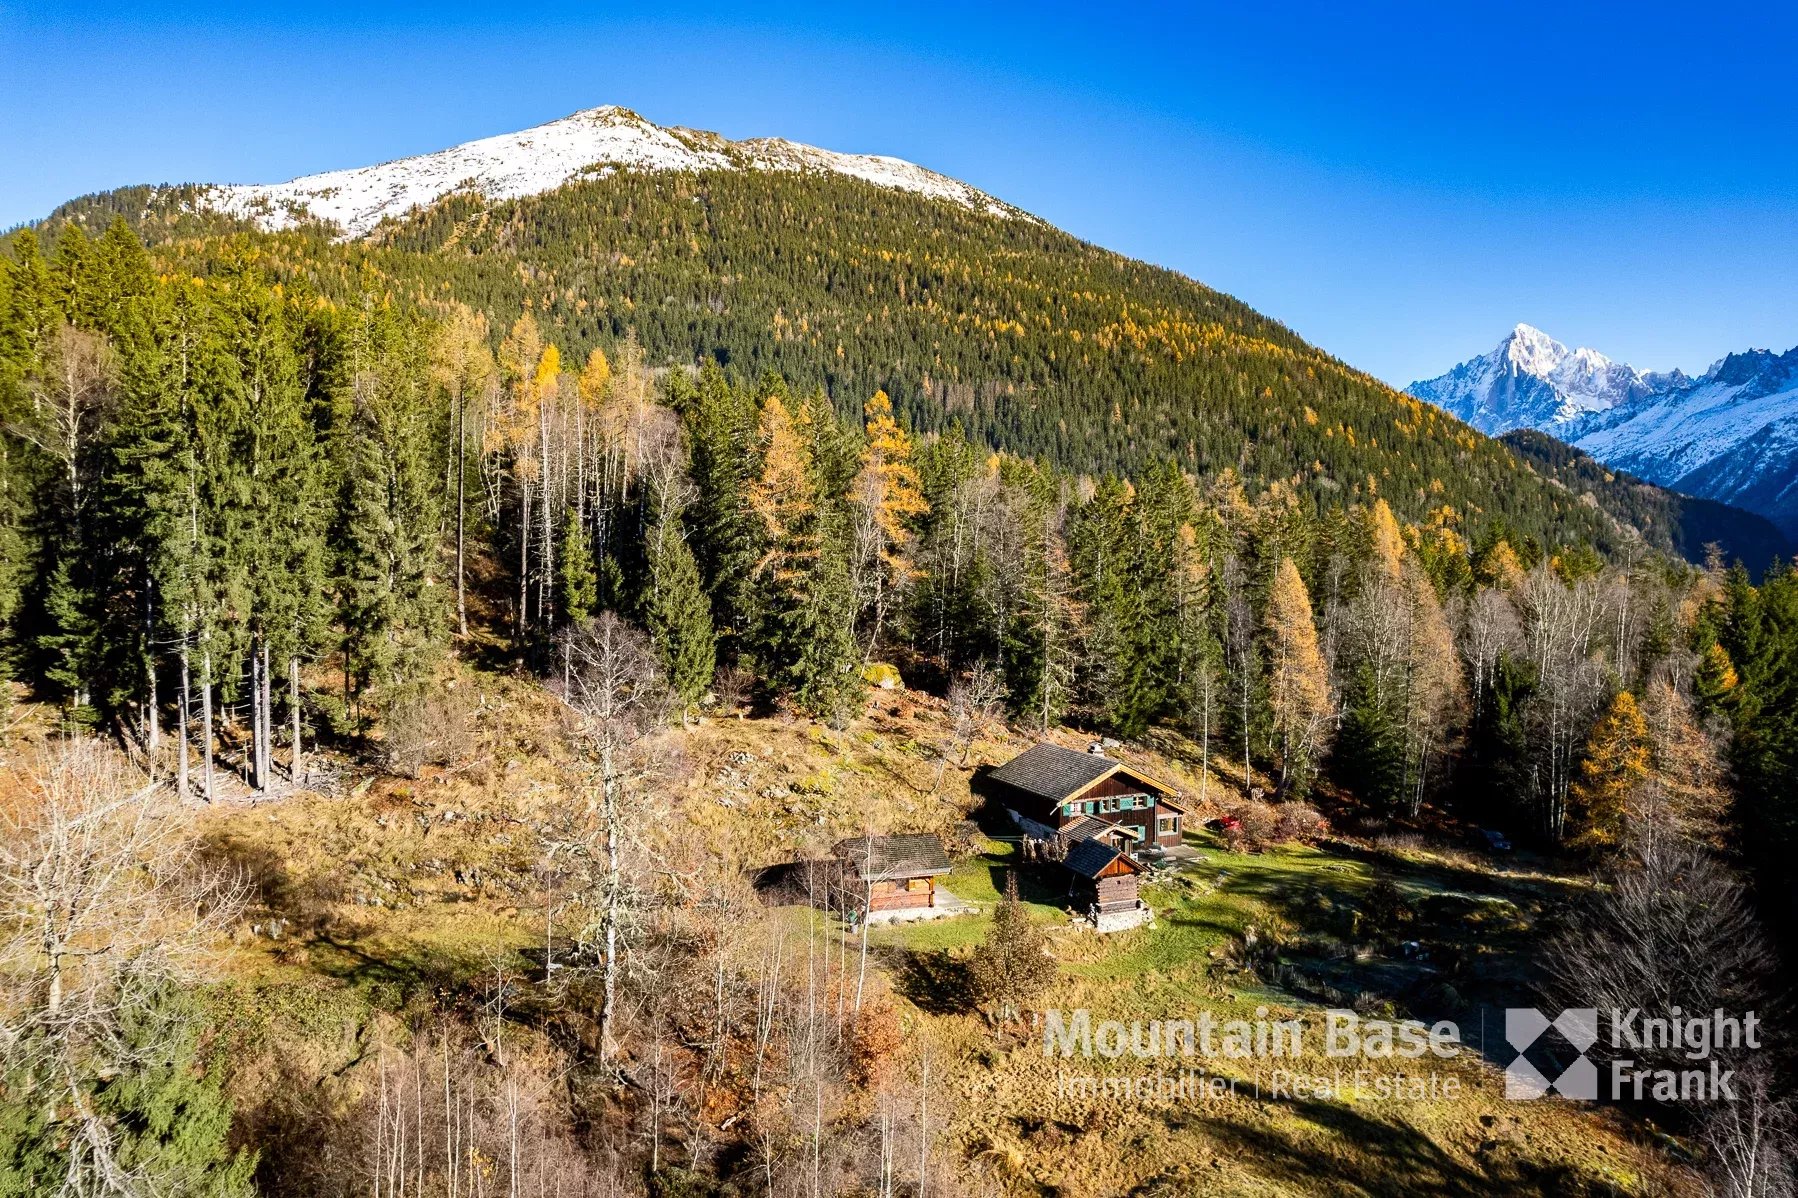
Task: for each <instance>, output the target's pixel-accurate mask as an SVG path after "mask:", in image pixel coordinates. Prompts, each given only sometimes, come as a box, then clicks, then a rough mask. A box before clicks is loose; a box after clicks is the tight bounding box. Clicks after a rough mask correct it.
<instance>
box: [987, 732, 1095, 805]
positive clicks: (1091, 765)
mask: <svg viewBox="0 0 1798 1198" xmlns="http://www.w3.org/2000/svg"><path fill="white" fill-rule="evenodd" d="M1118 764H1119V763H1118V762H1115V761H1113V760H1111V759H1110V758H1109V757H1101V756H1099V755H1098V754H1097V753H1076V752H1074V750H1072V749H1064V748H1062V747H1061V746H1060V745H1051V744H1040V745H1031V746H1030V747H1029V748H1028V749H1025V750H1024V751H1023V752H1022V753H1019V754H1018V755H1017V756H1016V757H1013V758H1012V759H1011V760H1010V761H1008V762H1006V763H1005V764H1004V765H1002V766H1000V767H999V768H998V769H996V770H994V771H993V772H992V774H991V775H989V777H990V778H991V779H992V781H994V782H1000V783H1003V784H1004V785H1006V786H1010V787H1013V788H1015V789H1017V790H1021V791H1024V792H1025V793H1027V794H1033V795H1036V796H1037V797H1039V798H1044V799H1050V800H1053V801H1057V802H1059V801H1060V800H1062V799H1065V798H1067V797H1068V796H1069V795H1071V794H1073V793H1074V792H1075V791H1077V790H1080V789H1081V788H1082V787H1085V786H1089V785H1091V784H1092V783H1094V782H1097V781H1098V780H1099V779H1100V778H1103V777H1104V776H1105V775H1106V774H1109V773H1110V772H1111V771H1112V770H1115V769H1117V768H1118Z"/></svg>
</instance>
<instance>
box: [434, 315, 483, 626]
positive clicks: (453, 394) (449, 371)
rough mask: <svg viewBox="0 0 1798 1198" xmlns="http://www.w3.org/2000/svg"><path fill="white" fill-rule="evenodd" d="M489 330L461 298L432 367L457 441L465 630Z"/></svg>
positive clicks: (459, 617)
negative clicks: (474, 423)
mask: <svg viewBox="0 0 1798 1198" xmlns="http://www.w3.org/2000/svg"><path fill="white" fill-rule="evenodd" d="M487 334H488V330H487V318H486V317H485V316H483V315H481V314H480V313H478V312H475V311H473V310H472V309H470V308H467V307H465V306H463V305H461V304H458V305H456V307H455V308H454V309H453V310H452V311H451V313H450V315H449V318H448V319H447V320H445V321H444V322H443V324H442V325H441V326H439V328H438V330H437V334H436V339H435V341H434V343H433V346H432V350H433V352H432V373H433V376H434V381H435V382H436V383H437V384H438V385H439V386H440V387H442V388H443V390H444V394H445V395H446V396H447V397H448V398H449V402H450V408H451V416H450V424H451V427H450V435H451V437H452V438H453V439H454V441H455V452H454V454H453V457H452V459H451V463H452V467H453V469H454V471H455V475H456V481H455V485H454V487H452V488H451V490H453V491H454V493H455V496H456V628H457V632H458V633H459V635H461V636H467V635H468V582H467V565H466V563H467V553H468V548H467V547H468V433H469V429H468V415H469V413H468V409H469V407H470V405H472V404H474V403H477V402H482V403H488V404H490V403H491V402H492V398H493V396H492V390H493V384H494V381H495V377H496V373H497V367H496V366H495V364H494V361H493V351H492V350H491V349H489V348H488V347H487V346H488V342H487ZM476 434H477V436H478V435H479V430H478V429H477V430H476ZM476 456H477V457H478V456H479V447H478V446H477V449H476Z"/></svg>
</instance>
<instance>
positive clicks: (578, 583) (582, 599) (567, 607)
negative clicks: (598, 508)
mask: <svg viewBox="0 0 1798 1198" xmlns="http://www.w3.org/2000/svg"><path fill="white" fill-rule="evenodd" d="M556 606H557V609H558V610H559V611H560V612H561V616H562V619H563V620H565V621H567V622H568V623H570V624H579V623H580V622H581V621H582V620H585V619H587V618H588V617H589V616H591V615H592V614H593V612H594V610H595V609H596V608H597V607H598V606H599V574H598V573H597V572H596V571H595V569H594V566H593V547H592V545H591V544H590V543H589V542H588V540H587V529H586V527H585V526H584V525H583V524H582V523H581V518H580V513H578V512H576V511H575V510H574V509H573V508H569V509H568V511H567V513H566V514H564V516H563V517H562V544H561V548H560V550H559V551H558V553H557V558H556Z"/></svg>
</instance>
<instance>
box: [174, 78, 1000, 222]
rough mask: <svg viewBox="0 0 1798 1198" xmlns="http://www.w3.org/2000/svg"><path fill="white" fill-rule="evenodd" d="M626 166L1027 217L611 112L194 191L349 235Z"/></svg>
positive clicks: (880, 169) (228, 208) (940, 180)
mask: <svg viewBox="0 0 1798 1198" xmlns="http://www.w3.org/2000/svg"><path fill="white" fill-rule="evenodd" d="M621 168H623V169H629V170H637V171H708V170H766V171H790V172H799V173H805V172H822V173H830V174H839V175H848V176H851V177H853V178H857V179H861V180H864V181H866V182H868V183H872V184H874V185H875V186H877V187H887V188H892V189H894V190H896V191H909V192H915V193H917V194H919V195H925V196H931V197H934V198H937V199H941V200H946V201H948V202H950V203H954V204H959V205H961V206H963V207H966V208H972V209H974V210H975V211H980V212H989V213H992V214H994V215H997V216H1006V217H1019V218H1023V219H1031V218H1029V217H1026V216H1025V214H1024V213H1022V212H1020V211H1019V210H1018V209H1016V208H1013V207H1011V206H1010V205H1009V204H1005V203H1002V202H1001V201H999V200H996V199H994V198H993V197H992V196H989V195H987V194H986V193H985V192H982V191H979V190H977V189H975V188H973V187H969V186H968V185H967V184H966V183H962V182H959V181H957V180H955V179H951V178H949V177H948V176H946V175H939V174H937V173H936V172H935V171H930V170H926V169H924V168H923V167H921V166H917V165H916V164H914V163H910V162H906V161H903V160H902V159H898V158H888V157H884V156H881V155H875V154H838V153H835V152H834V151H831V150H821V149H818V148H816V147H814V146H807V145H801V144H799V143H797V142H790V141H784V140H782V139H779V138H752V139H749V140H745V141H736V142H733V141H731V140H729V139H728V138H725V137H722V136H720V135H719V134H716V133H707V132H704V131H701V130H696V129H682V128H678V127H669V128H664V127H662V126H660V125H655V124H651V123H650V122H649V121H646V120H644V119H643V118H642V117H640V116H638V115H637V114H636V113H634V112H632V111H631V110H629V109H628V108H620V107H618V106H616V105H607V106H605V107H602V108H590V109H586V110H585V111H582V112H577V113H574V114H573V115H572V116H566V117H563V118H562V119H561V120H558V121H551V122H549V123H548V124H547V125H538V126H537V127H535V128H532V129H526V130H523V131H522V132H519V133H503V134H500V135H499V136H497V137H484V138H481V139H480V140H478V141H471V142H465V143H464V144H462V145H459V146H452V147H451V148H449V149H447V150H439V151H437V152H436V153H433V154H421V155H418V156H417V157H414V158H401V159H399V160H397V161H394V162H384V163H381V164H380V165H378V166H364V167H356V168H353V169H349V170H338V171H327V172H325V173H324V174H318V175H306V176H304V177H302V178H299V179H294V180H292V181H290V182H287V183H272V184H217V185H212V186H208V187H205V188H202V189H201V191H200V198H199V201H198V202H199V203H200V204H201V205H203V206H205V207H208V208H211V209H214V210H216V211H219V212H224V213H227V214H229V215H232V216H239V217H243V218H245V219H249V220H253V221H255V222H256V223H257V224H258V225H260V226H262V227H263V228H265V229H270V230H274V229H283V228H289V227H292V226H293V225H295V224H298V223H299V222H301V221H303V220H307V219H313V220H322V221H328V222H331V223H334V224H336V225H337V226H338V227H340V228H341V229H342V230H343V232H344V235H345V236H346V237H361V236H363V235H365V234H367V233H368V232H369V231H370V230H372V229H374V228H375V226H376V225H378V224H380V223H381V221H383V220H385V219H387V218H389V217H398V216H403V215H405V213H407V212H409V211H411V210H412V209H414V208H418V207H422V206H425V205H429V204H432V203H435V202H436V201H437V200H439V199H442V198H443V197H444V196H446V195H449V194H450V193H451V192H455V191H462V190H474V191H478V192H480V193H481V194H483V195H485V196H487V197H488V198H489V199H493V200H509V199H518V198H520V197H523V196H531V195H539V194H541V193H543V192H546V191H553V190H554V189H556V188H558V187H560V186H562V185H563V184H564V183H569V182H572V181H574V180H577V179H580V178H583V177H595V178H596V177H602V176H604V175H605V174H607V173H609V172H611V171H613V170H617V169H621Z"/></svg>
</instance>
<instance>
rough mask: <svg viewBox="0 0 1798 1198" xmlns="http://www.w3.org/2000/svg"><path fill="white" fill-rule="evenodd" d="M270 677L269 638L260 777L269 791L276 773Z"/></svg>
mask: <svg viewBox="0 0 1798 1198" xmlns="http://www.w3.org/2000/svg"><path fill="white" fill-rule="evenodd" d="M274 689H275V688H274V686H273V684H272V683H271V682H270V680H269V676H268V638H267V637H264V638H263V640H262V765H261V769H260V773H259V774H258V777H259V778H260V779H261V781H262V789H263V790H267V789H268V788H269V783H270V782H272V781H273V777H272V775H273V774H274V772H275V694H274Z"/></svg>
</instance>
